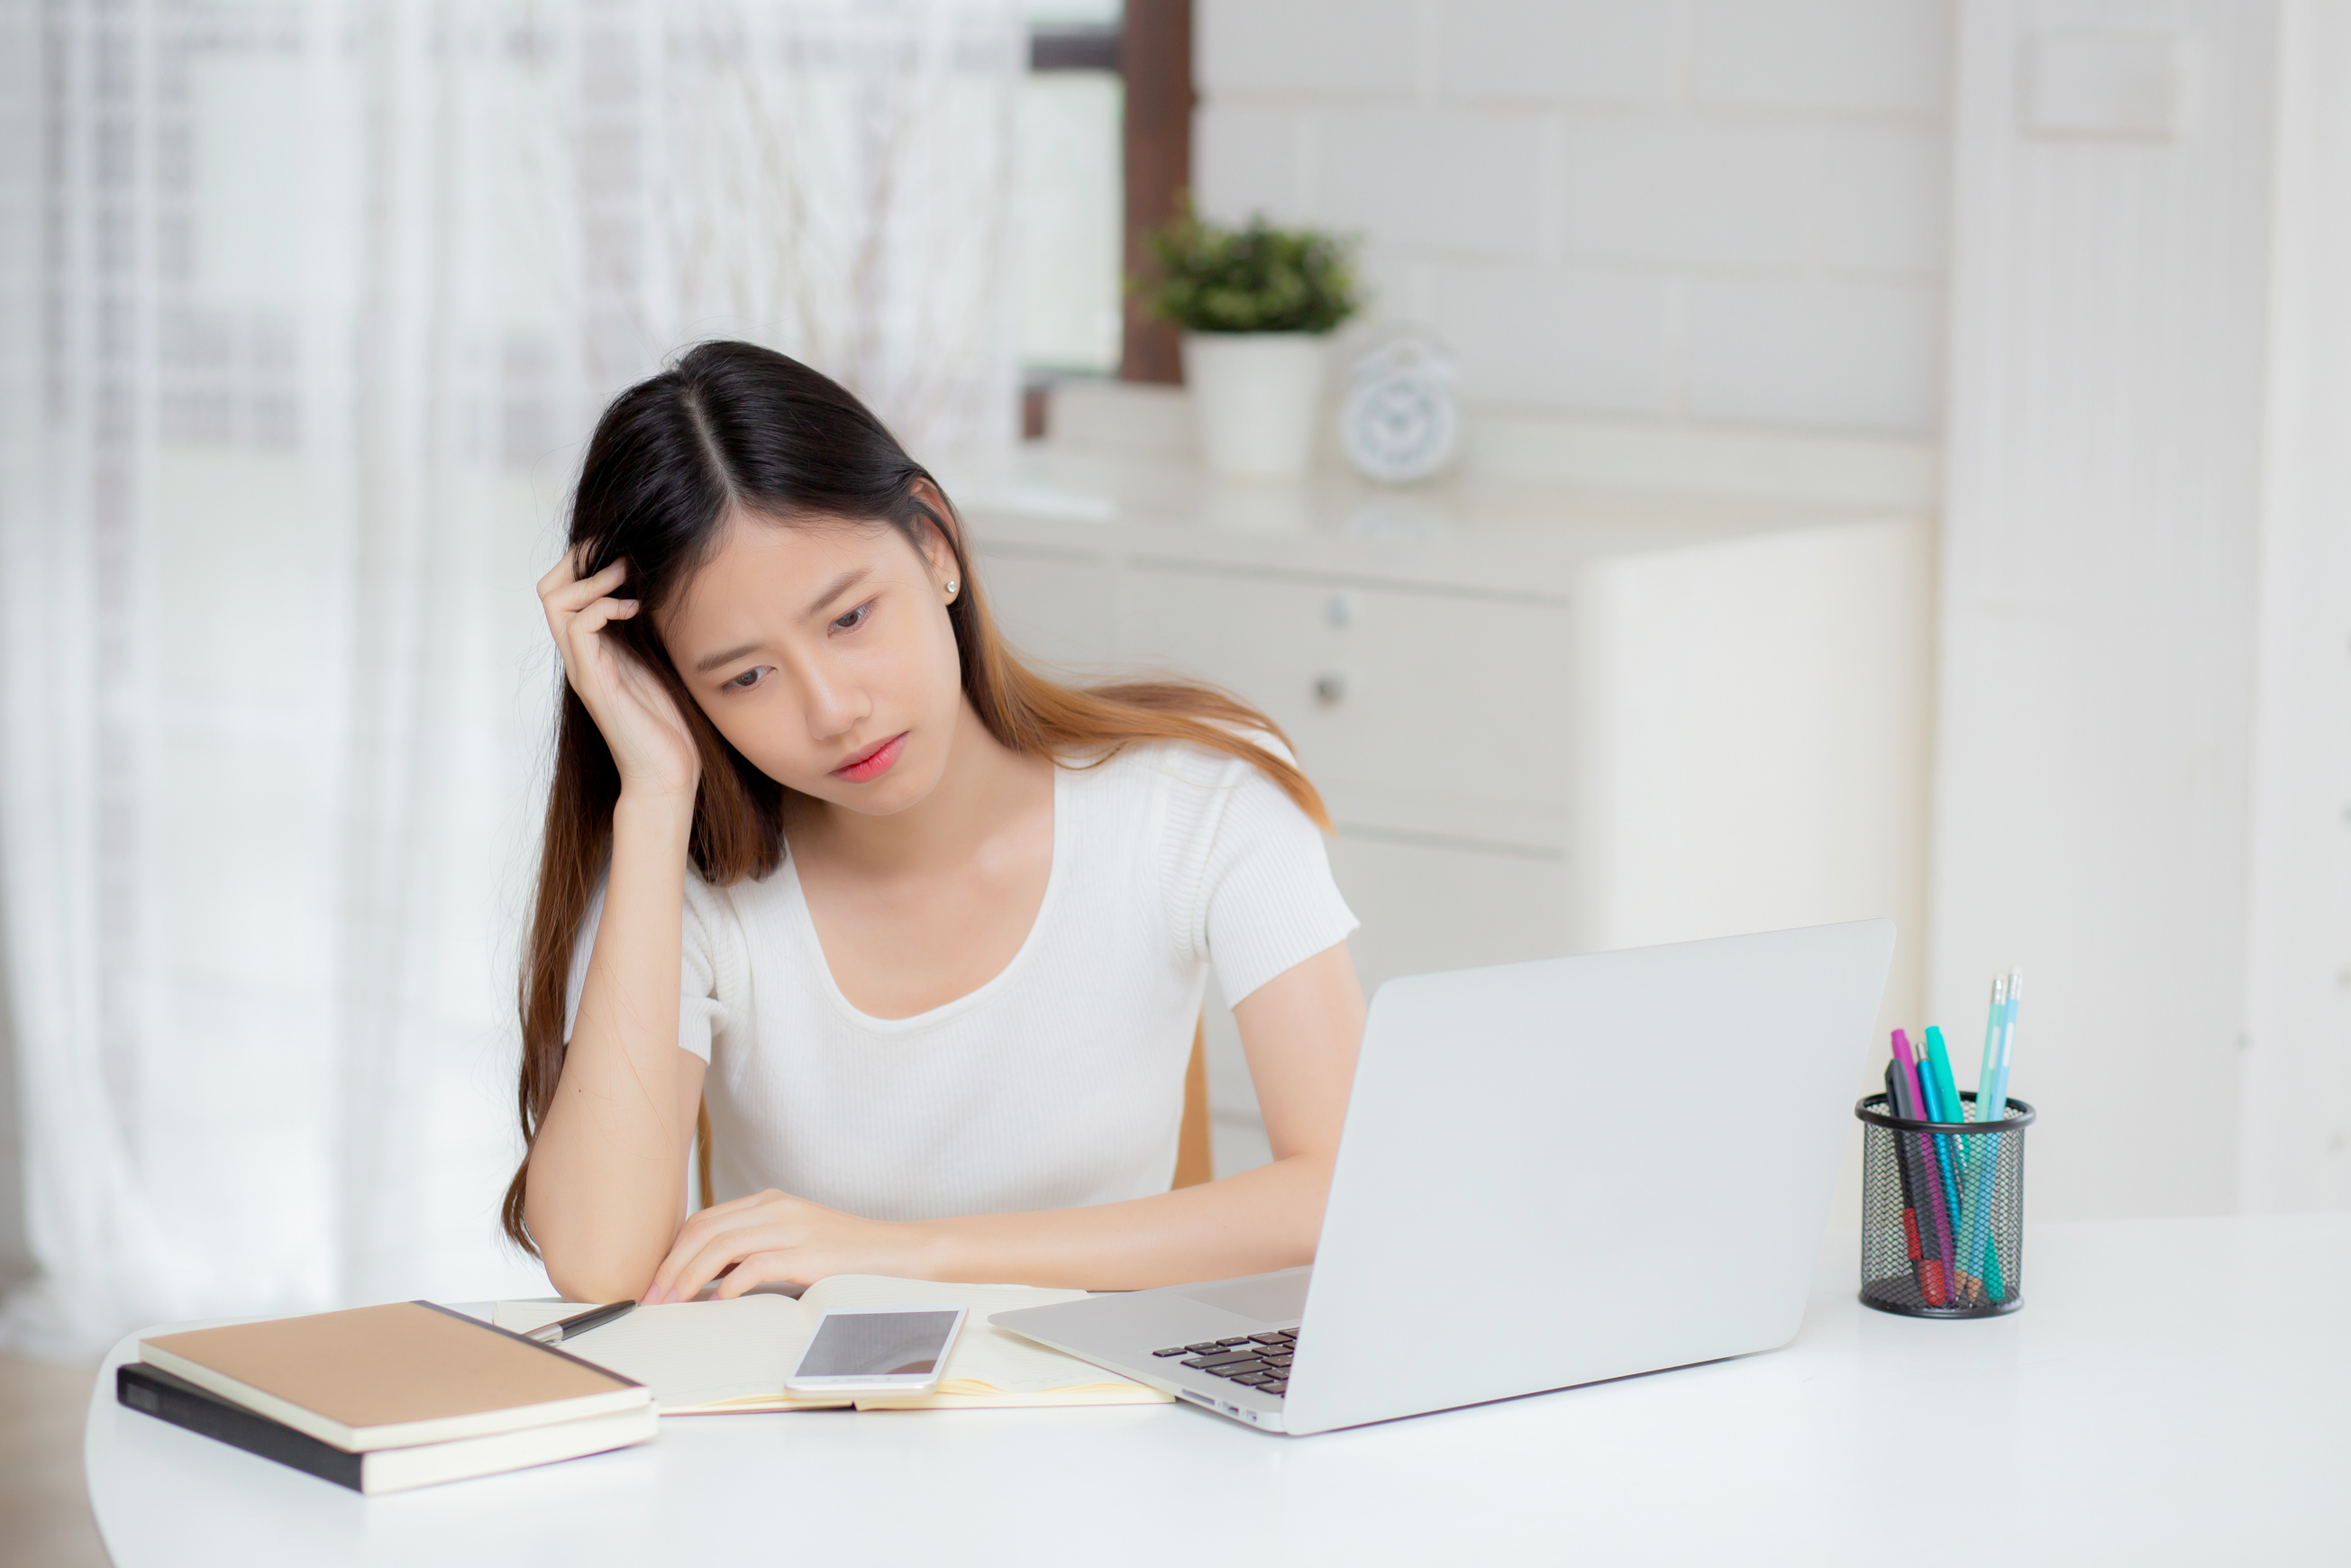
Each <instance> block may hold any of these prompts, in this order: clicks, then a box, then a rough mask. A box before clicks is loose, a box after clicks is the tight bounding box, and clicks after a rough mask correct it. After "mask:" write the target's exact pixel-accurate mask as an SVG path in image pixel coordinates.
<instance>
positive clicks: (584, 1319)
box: [522, 1301, 637, 1344]
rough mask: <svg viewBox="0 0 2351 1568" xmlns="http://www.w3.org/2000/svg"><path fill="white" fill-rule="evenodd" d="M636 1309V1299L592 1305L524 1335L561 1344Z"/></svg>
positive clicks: (540, 1341) (544, 1341)
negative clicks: (572, 1315)
mask: <svg viewBox="0 0 2351 1568" xmlns="http://www.w3.org/2000/svg"><path fill="white" fill-rule="evenodd" d="M636 1310H637V1303H636V1302H634V1301H614V1302H613V1303H612V1304H611V1306H609V1307H590V1308H589V1309H588V1310H587V1311H586V1312H581V1313H580V1315H579V1316H577V1317H569V1318H565V1319H564V1320H563V1321H562V1322H552V1323H545V1324H542V1325H541V1326H539V1327H538V1328H535V1329H533V1330H531V1331H530V1332H529V1333H527V1334H525V1335H523V1336H522V1337H523V1338H525V1339H535V1340H537V1341H538V1343H541V1344H561V1343H563V1342H564V1341H565V1340H568V1339H577V1338H579V1337H580V1335H581V1334H584V1333H587V1332H588V1331H589V1330H590V1329H600V1328H602V1327H603V1326H604V1325H605V1324H606V1323H609V1322H612V1321H613V1320H614V1319H616V1318H623V1317H626V1316H627V1315H628V1314H629V1313H631V1312H635V1311H636Z"/></svg>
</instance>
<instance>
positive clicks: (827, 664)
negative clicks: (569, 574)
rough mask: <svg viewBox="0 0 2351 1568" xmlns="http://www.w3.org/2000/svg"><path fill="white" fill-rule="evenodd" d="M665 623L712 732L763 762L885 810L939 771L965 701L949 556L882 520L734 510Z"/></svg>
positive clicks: (921, 794)
mask: <svg viewBox="0 0 2351 1568" xmlns="http://www.w3.org/2000/svg"><path fill="white" fill-rule="evenodd" d="M725 528H726V533H725V536H724V538H722V539H721V541H720V543H719V547H718V549H717V551H716V553H715V554H714V555H713V556H712V557H711V558H710V559H709V560H708V561H707V562H706V563H705V565H704V566H703V568H702V570H700V571H698V572H696V573H695V575H694V577H693V579H692V580H690V581H688V582H687V583H686V585H685V587H684V589H683V590H682V591H680V592H679V593H678V594H677V595H676V596H675V598H674V600H673V601H672V602H671V603H670V604H669V606H668V607H667V609H666V611H665V612H664V614H663V616H662V618H661V633H662V642H663V644H664V646H666V647H667V648H668V650H669V655H670V658H671V660H672V661H673V662H674V663H675V664H676V665H677V672H678V674H679V675H680V676H681V677H682V678H683V679H684V682H685V685H686V689H687V690H688V691H690V692H692V693H693V694H694V696H695V701H697V702H699V703H700V704H701V705H702V711H703V712H704V713H706V714H708V715H709V716H710V722H711V723H712V724H714V725H716V726H717V727H718V733H719V734H721V735H723V736H725V737H726V738H727V739H728V740H729V741H731V742H732V743H733V744H734V746H735V748H736V749H737V750H738V751H740V752H741V753H742V754H743V755H744V756H745V757H747V758H750V759H751V764H752V766H753V767H755V768H758V769H759V771H760V772H762V773H764V774H766V775H767V776H768V778H770V779H774V780H775V781H776V782H777V783H778V784H781V785H783V786H784V787H785V788H786V789H797V790H799V791H800V792H801V793H802V794H805V795H812V796H814V797H816V798H817V799H819V800H829V801H831V802H832V803H833V804H835V805H839V806H845V807H847V808H849V810H852V811H862V812H864V813H867V814H869V815H872V816H887V815H888V814H890V813H891V812H893V811H903V810H905V809H906V808H907V807H909V806H912V805H914V803H915V802H916V801H918V800H922V799H924V798H925V796H927V795H928V794H930V792H931V790H932V789H934V788H935V786H936V785H937V783H938V781H939V779H940V777H941V775H943V774H944V773H945V772H946V765H947V755H948V751H949V749H950V747H952V745H953V743H954V737H955V733H956V722H957V720H958V718H959V717H960V716H961V714H962V709H963V683H962V677H961V674H960V670H959V666H958V664H957V661H956V639H955V629H954V627H953V626H952V625H950V624H949V622H948V621H947V612H946V606H947V591H946V585H947V583H948V582H949V581H950V580H953V577H954V573H955V564H954V557H953V556H952V555H950V554H949V553H948V551H947V549H946V544H945V542H944V541H942V540H941V539H940V538H938V536H937V534H936V533H935V532H932V533H928V534H926V536H925V537H926V538H927V540H928V543H929V546H930V549H929V550H928V552H927V554H926V553H925V552H924V551H922V550H918V549H914V547H913V546H912V545H910V544H909V543H908V542H907V540H906V537H905V536H904V534H902V533H900V532H899V531H898V530H897V529H896V528H892V527H890V526H889V525H888V524H886V523H861V522H800V521H794V522H790V523H777V522H773V521H770V520H768V519H766V518H763V517H757V516H747V515H746V514H744V513H742V512H739V511H738V512H737V513H735V514H734V515H733V516H731V517H729V518H728V519H727V521H726V525H725Z"/></svg>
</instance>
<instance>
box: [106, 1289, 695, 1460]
mask: <svg viewBox="0 0 2351 1568" xmlns="http://www.w3.org/2000/svg"><path fill="white" fill-rule="evenodd" d="M139 1351H140V1354H141V1358H142V1359H144V1360H145V1361H146V1362H147V1363H148V1364H150V1365H152V1366H160V1367H162V1369H163V1370H164V1371H166V1372H169V1373H172V1375H175V1376H179V1377H183V1378H185V1379H187V1380H188V1381H189V1382H190V1383H193V1384H194V1385H197V1386H198V1387H200V1388H204V1389H208V1390H210V1391H211V1392H212V1393H214V1394H217V1395H219V1396H221V1397H222V1398H224V1399H229V1400H234V1401H235V1402H236V1403H237V1404H239V1405H242V1406H245V1407H246V1409H248V1410H253V1411H256V1412H258V1413H259V1414H261V1415H264V1416H268V1417H269V1418H270V1419H272V1420H274V1421H281V1422H283V1423H285V1424H286V1425H287V1426H288V1427H293V1428H294V1429H295V1430H296V1431H298V1432H307V1433H308V1434H309V1435H310V1436H311V1437H316V1438H318V1439H319V1441H320V1442H324V1443H331V1444H333V1445H334V1446H335V1447H336V1448H341V1449H344V1450H345V1451H347V1452H350V1453H366V1452H369V1451H371V1450H373V1449H377V1448H406V1447H409V1446H411V1445H413V1444H418V1443H444V1442H448V1441H450V1440H452V1439H454V1438H458V1437H482V1436H484V1435H486V1434H488V1433H492V1432H514V1431H520V1430H522V1429H523V1428H525V1427H540V1426H546V1425H548V1424H549V1423H552V1422H557V1421H572V1420H577V1419H580V1417H582V1416H600V1415H603V1414H606V1413H608V1412H611V1411H618V1410H632V1409H638V1408H642V1407H643V1406H646V1405H647V1404H649V1403H650V1402H651V1400H652V1395H651V1394H650V1393H649V1392H648V1391H647V1390H646V1388H645V1387H644V1386H643V1385H642V1384H639V1383H635V1382H632V1381H631V1380H630V1379H628V1378H626V1377H622V1376H621V1375H619V1374H617V1373H612V1372H607V1371H606V1370H605V1369H604V1368H602V1367H601V1366H596V1365H593V1364H590V1363H588V1362H585V1361H582V1360H580V1358H579V1357H577V1356H573V1355H567V1354H564V1353H563V1352H562V1351H559V1350H556V1349H554V1348H552V1347H550V1346H548V1345H543V1344H539V1343H536V1342H534V1341H531V1340H528V1339H525V1338H523V1337H522V1336H521V1335H520V1334H517V1333H508V1332H507V1331H506V1330H504V1329H499V1328H493V1327H492V1326H490V1325H489V1324H487V1323H485V1322H481V1321H480V1320H478V1319H475V1318H469V1317H467V1316H465V1314H464V1313H463V1312H451V1311H449V1310H448V1309H446V1308H444V1307H436V1306H434V1305H433V1304H432V1303H431V1302H430V1301H395V1302H392V1303H390V1304H389V1305H385V1306H381V1307H356V1308H353V1309H352V1310H350V1311H349V1312H319V1313H316V1314H314V1315H312V1316H309V1317H300V1318H278V1319H275V1320H273V1321H271V1322H258V1323H239V1324H236V1325H235V1326H234V1327H230V1328H218V1329H194V1330H191V1331H190V1332H188V1333H173V1334H162V1335H160V1336H158V1337H157V1338H154V1339H149V1340H141V1342H140V1343H139Z"/></svg>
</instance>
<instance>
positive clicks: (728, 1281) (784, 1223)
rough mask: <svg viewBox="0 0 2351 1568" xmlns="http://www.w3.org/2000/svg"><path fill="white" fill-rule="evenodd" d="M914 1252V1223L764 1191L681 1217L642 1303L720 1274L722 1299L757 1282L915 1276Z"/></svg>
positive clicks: (669, 1297)
mask: <svg viewBox="0 0 2351 1568" xmlns="http://www.w3.org/2000/svg"><path fill="white" fill-rule="evenodd" d="M920 1255H921V1247H920V1237H919V1235H918V1234H917V1230H916V1228H915V1227H914V1226H911V1225H901V1224H895V1223H893V1222H891V1221H888V1220H882V1219H861V1218H858V1217H857V1216H856V1215H853V1214H843V1213H841V1211H840V1210H838V1209H831V1208H827V1207H824V1206H823V1205H821V1204H816V1203H810V1202H809V1201H808V1199H806V1198H804V1197H793V1196H792V1195H791V1194H789V1193H788V1192H777V1191H774V1190H773V1189H770V1190H768V1191H767V1192H760V1193H754V1194H752V1195H751V1196H750V1197H737V1198H731V1199H729V1200H728V1201H726V1202H725V1203H718V1204H713V1205H711V1207H708V1208H705V1209H704V1210H702V1212H700V1213H699V1214H696V1215H695V1216H693V1217H692V1218H689V1219H687V1220H686V1222H685V1224H684V1226H683V1227H681V1228H679V1230H678V1233H677V1239H676V1240H675V1241H673V1242H672V1243H670V1249H669V1256H668V1257H666V1258H664V1259H663V1260H662V1264H661V1267H660V1268H658V1269H656V1270H653V1283H652V1284H650V1285H648V1286H646V1287H645V1293H644V1297H643V1301H644V1304H645V1305H646V1306H649V1307H651V1306H659V1305H660V1304H661V1303H663V1302H664V1301H692V1300H694V1298H695V1296H696V1295H697V1294H699V1293H700V1292H701V1291H702V1288H703V1287H704V1286H705V1285H707V1284H709V1283H710V1281H713V1280H717V1279H718V1277H719V1276H720V1275H721V1274H726V1278H725V1279H724V1280H720V1281H719V1285H718V1291H717V1295H716V1299H717V1300H720V1301H725V1300H727V1299H730V1298H732V1297H735V1296H739V1295H741V1294H743V1293H744V1292H745V1291H748V1290H750V1289H751V1288H752V1287H753V1286H755V1285H768V1284H778V1283H781V1284H789V1285H813V1284H814V1283H816V1282H817V1281H819V1280H821V1279H823V1278H824V1277H825V1276H826V1275H828V1274H904V1275H914V1276H919V1274H920V1273H921V1271H922V1265H921V1263H920V1261H919V1258H920ZM729 1268H732V1270H734V1271H733V1272H732V1273H728V1272H727V1270H728V1269H729Z"/></svg>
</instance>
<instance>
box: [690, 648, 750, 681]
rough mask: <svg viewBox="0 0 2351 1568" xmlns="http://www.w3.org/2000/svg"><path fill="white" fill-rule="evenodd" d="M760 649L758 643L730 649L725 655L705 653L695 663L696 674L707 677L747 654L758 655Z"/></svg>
mask: <svg viewBox="0 0 2351 1568" xmlns="http://www.w3.org/2000/svg"><path fill="white" fill-rule="evenodd" d="M759 648H760V644H758V643H744V644H743V645H742V646H741V647H739V648H729V649H727V650H726V652H725V653H705V654H704V655H702V657H700V658H699V659H696V660H695V662H694V673H695V674H697V675H706V674H709V673H710V672H711V671H713V670H715V669H716V668H717V667H718V666H719V665H721V664H733V663H734V662H735V661H736V660H737V659H739V658H741V657H742V656H743V655H744V654H746V653H758V651H759Z"/></svg>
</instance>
